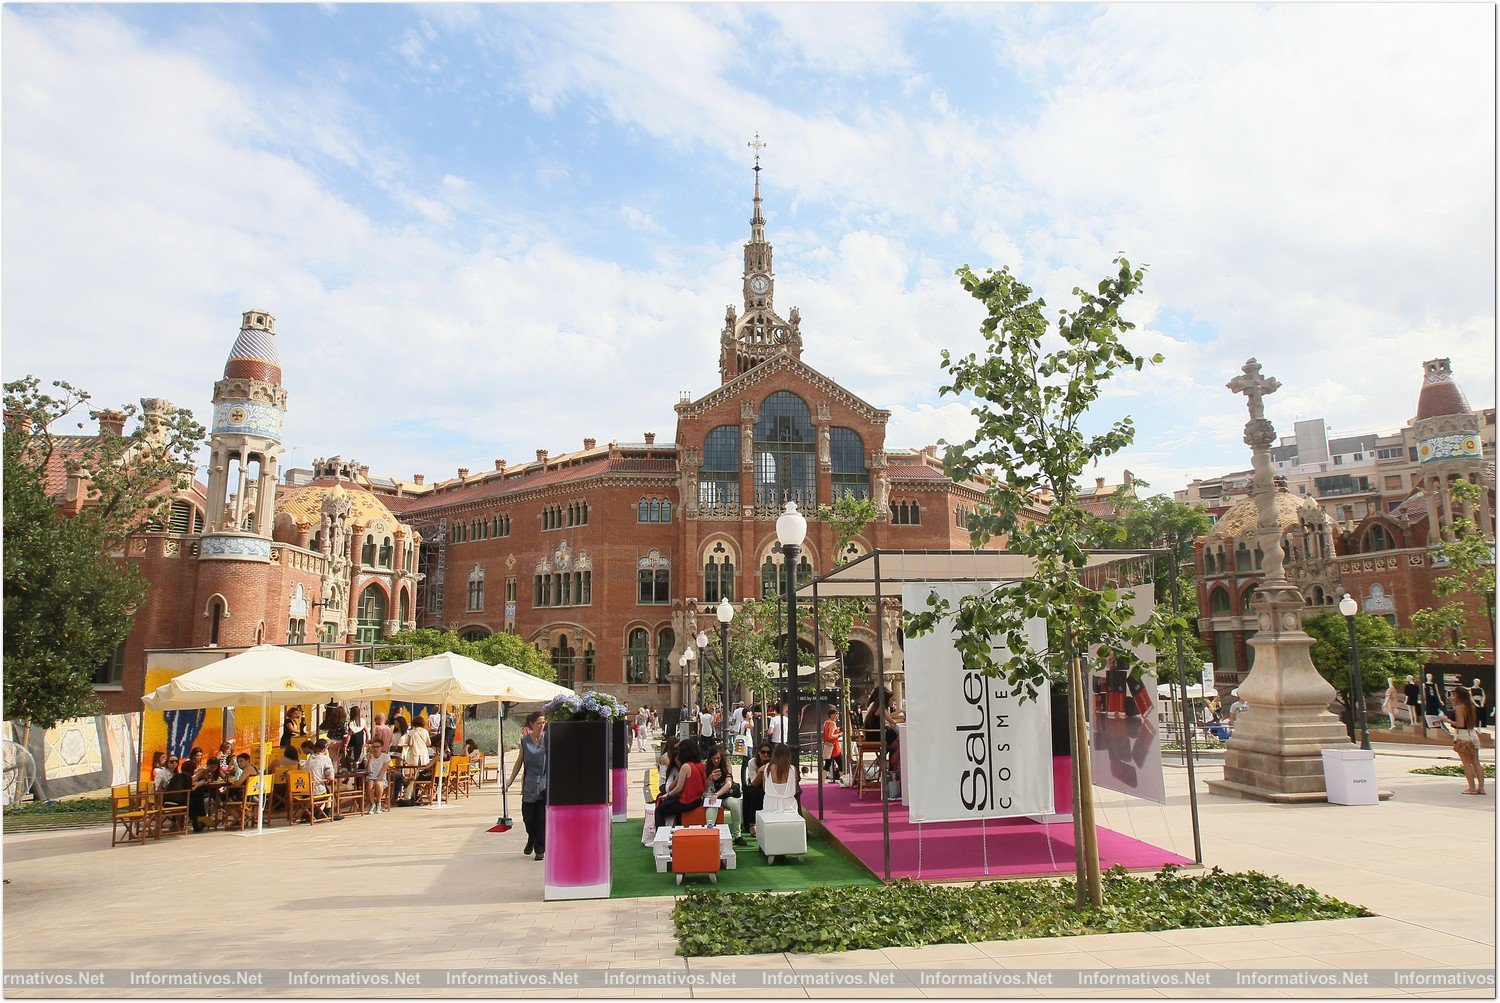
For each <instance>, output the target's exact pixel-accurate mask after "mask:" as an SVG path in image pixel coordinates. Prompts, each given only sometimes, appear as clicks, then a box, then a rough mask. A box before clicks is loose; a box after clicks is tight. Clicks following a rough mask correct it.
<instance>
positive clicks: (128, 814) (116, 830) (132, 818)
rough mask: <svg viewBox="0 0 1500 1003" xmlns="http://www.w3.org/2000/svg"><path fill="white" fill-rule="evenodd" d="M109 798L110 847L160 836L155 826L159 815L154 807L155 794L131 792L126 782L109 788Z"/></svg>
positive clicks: (141, 841)
mask: <svg viewBox="0 0 1500 1003" xmlns="http://www.w3.org/2000/svg"><path fill="white" fill-rule="evenodd" d="M109 799H110V811H109V814H110V822H111V830H110V844H109V845H110V846H111V847H115V846H119V845H120V844H121V843H144V842H145V841H146V840H147V839H155V838H160V837H159V834H158V832H157V828H156V827H157V824H158V821H159V818H160V816H159V815H158V814H157V811H156V807H155V802H156V795H155V794H150V793H145V792H142V793H138V794H132V793H131V791H130V786H129V785H128V784H121V785H119V786H118V787H112V788H110V791H109Z"/></svg>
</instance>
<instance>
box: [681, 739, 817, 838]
mask: <svg viewBox="0 0 1500 1003" xmlns="http://www.w3.org/2000/svg"><path fill="white" fill-rule="evenodd" d="M658 769H659V770H660V773H661V785H662V789H661V792H660V793H659V794H658V795H657V797H656V809H655V814H656V827H657V828H660V827H662V826H663V825H666V824H667V820H668V819H670V818H681V816H682V815H683V813H684V812H690V811H693V810H694V809H696V808H701V807H703V805H704V802H705V801H717V802H719V803H720V805H721V807H722V812H723V816H727V818H728V822H729V835H730V836H731V837H732V839H733V841H734V844H735V845H736V846H744V845H745V835H744V834H745V832H748V833H749V834H750V835H751V836H754V835H755V819H756V815H757V814H758V813H759V812H762V811H766V812H797V811H798V810H799V805H798V799H799V798H800V796H801V789H800V782H799V780H798V777H797V769H796V766H795V765H794V764H793V761H792V748H791V746H789V745H787V744H786V743H784V742H777V743H772V742H770V741H768V740H767V741H761V742H760V743H758V744H757V745H756V746H755V751H754V754H753V755H751V756H747V757H745V761H744V762H743V763H742V764H741V766H740V771H739V773H740V775H739V779H738V780H736V779H735V778H734V774H733V771H732V770H731V768H730V765H729V760H728V758H727V756H726V755H725V752H724V746H723V745H720V744H719V743H717V742H714V741H713V739H712V738H707V737H704V736H699V737H697V738H684V739H679V738H677V737H676V736H669V737H668V738H667V739H666V740H665V741H664V742H663V744H662V752H661V758H660V760H659V761H658Z"/></svg>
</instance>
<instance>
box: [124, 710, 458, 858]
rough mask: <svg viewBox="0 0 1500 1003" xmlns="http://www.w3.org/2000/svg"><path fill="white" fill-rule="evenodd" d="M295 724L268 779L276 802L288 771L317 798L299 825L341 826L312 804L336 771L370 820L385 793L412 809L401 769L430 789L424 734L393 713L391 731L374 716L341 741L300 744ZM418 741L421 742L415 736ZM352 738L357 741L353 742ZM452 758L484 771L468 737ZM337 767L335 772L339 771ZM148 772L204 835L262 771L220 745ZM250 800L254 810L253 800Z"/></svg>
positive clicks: (292, 720) (161, 761) (164, 759)
mask: <svg viewBox="0 0 1500 1003" xmlns="http://www.w3.org/2000/svg"><path fill="white" fill-rule="evenodd" d="M355 710H356V711H357V710H358V708H357V707H356V708H355ZM299 717H300V711H297V709H296V708H293V712H292V713H289V714H288V716H287V723H286V727H285V728H284V729H283V732H282V748H281V751H280V754H279V755H278V756H277V757H276V758H275V759H273V760H271V762H270V763H268V764H267V765H266V772H267V774H269V775H270V777H271V778H272V780H273V785H274V790H273V799H274V798H275V796H276V795H284V793H285V789H286V787H285V785H286V783H287V774H288V773H289V772H291V771H292V770H306V771H307V773H308V774H309V779H310V780H311V782H312V793H313V794H314V795H315V798H314V804H313V807H312V809H311V812H310V816H311V817H308V818H306V819H304V821H306V822H308V823H311V822H313V821H314V820H315V819H316V820H323V819H329V818H331V819H333V820H334V821H338V820H341V819H342V818H343V817H344V816H343V815H341V814H339V813H338V811H337V810H336V809H335V808H334V807H333V806H332V805H331V804H329V803H328V802H319V801H318V799H317V798H316V795H325V794H328V793H329V792H331V791H332V790H333V787H334V785H335V784H336V783H338V782H339V780H340V776H341V771H342V776H343V777H345V778H348V777H353V778H355V780H354V782H355V783H358V784H361V785H362V786H363V790H364V793H365V801H366V803H367V804H369V807H368V808H367V809H365V814H367V815H373V814H377V813H379V812H383V811H386V810H387V809H386V807H385V804H386V801H387V798H386V794H387V792H388V791H389V793H390V799H389V800H390V802H391V803H393V804H396V805H398V806H407V805H411V804H412V803H413V802H412V801H411V800H410V798H409V797H408V798H403V794H404V793H405V788H406V787H407V785H408V778H407V776H406V775H405V774H404V773H403V772H402V771H401V769H400V767H401V766H402V765H409V766H414V767H418V769H417V770H416V772H415V780H416V782H418V783H420V782H423V781H424V780H425V781H427V782H430V781H431V780H432V779H433V778H434V772H433V771H434V768H435V766H436V759H435V757H434V756H433V753H432V750H431V748H430V746H428V745H427V743H426V742H425V741H424V739H426V738H427V729H426V728H425V727H414V726H410V725H408V724H407V723H406V718H405V716H404V715H401V714H397V715H396V716H395V717H393V718H392V721H391V724H390V725H389V726H388V725H386V723H385V719H384V716H383V715H381V714H376V715H375V717H374V723H373V727H371V728H370V729H369V731H368V733H367V734H366V733H365V732H364V729H360V730H359V731H356V732H353V733H350V732H348V731H347V730H346V731H345V733H344V737H343V738H339V739H331V738H327V737H318V738H316V739H313V738H305V739H303V740H302V741H301V742H300V744H299V743H297V742H296V737H297V734H296V731H295V728H296V724H297V718H299ZM356 717H357V715H356ZM417 735H420V736H422V737H421V738H415V737H413V736H417ZM355 736H357V737H358V741H353V740H352V739H353V738H354V737H355ZM457 756H467V757H468V758H469V762H470V764H471V765H472V764H481V763H483V759H484V757H483V753H481V752H480V751H479V748H478V746H477V745H476V744H475V742H474V740H473V739H472V738H471V739H466V740H465V742H464V747H463V748H462V749H460V750H454V749H453V748H452V747H448V748H447V749H445V758H446V759H447V760H449V761H451V760H452V759H454V758H456V757H457ZM335 763H338V764H339V765H338V766H337V767H336V766H335ZM151 766H152V770H151V778H152V782H153V785H154V788H155V790H156V791H157V792H158V793H160V794H161V795H162V803H163V804H164V805H173V806H186V808H187V816H188V819H189V821H190V822H191V824H192V830H193V831H194V832H202V831H203V830H204V829H205V828H207V827H208V826H209V824H210V823H211V822H212V820H213V818H214V817H215V816H216V815H218V814H219V813H220V811H221V810H222V809H224V808H226V807H228V806H230V805H234V804H239V803H241V802H244V801H245V790H246V786H247V784H248V783H249V781H250V779H251V778H252V777H254V776H256V775H257V773H258V772H259V771H258V769H257V767H256V766H255V764H254V763H253V762H252V757H251V755H250V753H248V752H241V753H239V754H238V755H236V754H235V752H234V746H233V745H232V744H231V743H229V742H225V743H223V744H222V745H220V746H219V751H218V753H217V754H216V755H214V756H211V757H207V756H205V755H204V752H203V750H202V749H199V748H195V749H193V750H192V752H191V753H190V754H189V755H188V756H186V757H178V756H172V755H169V754H168V753H166V752H158V753H156V754H155V756H154V757H153V759H152V764H151ZM356 789H358V788H356ZM250 800H251V803H252V804H253V803H254V801H255V798H253V797H252V798H251V799H250Z"/></svg>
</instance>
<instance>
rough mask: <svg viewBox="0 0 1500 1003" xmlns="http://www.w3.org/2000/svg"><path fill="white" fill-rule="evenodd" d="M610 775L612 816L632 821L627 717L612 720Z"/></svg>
mask: <svg viewBox="0 0 1500 1003" xmlns="http://www.w3.org/2000/svg"><path fill="white" fill-rule="evenodd" d="M609 727H610V749H609V777H610V798H609V800H610V806H611V808H612V809H613V810H612V811H611V813H610V818H611V820H612V821H615V822H628V821H630V808H629V802H628V801H627V798H628V797H629V796H630V726H629V724H628V723H627V722H626V720H625V718H623V717H617V718H615V719H614V720H613V721H611V722H610V726H609Z"/></svg>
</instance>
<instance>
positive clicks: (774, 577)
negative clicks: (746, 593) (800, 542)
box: [760, 543, 813, 598]
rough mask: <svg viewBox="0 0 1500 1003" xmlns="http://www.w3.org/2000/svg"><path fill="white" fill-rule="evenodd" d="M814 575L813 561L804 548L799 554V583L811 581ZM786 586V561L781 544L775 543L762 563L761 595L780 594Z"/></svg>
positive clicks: (763, 596)
mask: <svg viewBox="0 0 1500 1003" xmlns="http://www.w3.org/2000/svg"><path fill="white" fill-rule="evenodd" d="M812 576H813V569H812V561H810V560H808V557H807V551H805V550H804V551H803V552H802V553H801V554H799V555H798V556H797V584H798V585H801V584H802V583H804V582H808V581H811V580H812ZM785 587H786V561H785V560H784V559H783V558H782V556H781V544H779V543H773V544H771V549H770V550H768V551H767V552H766V558H765V560H764V561H762V562H761V565H760V594H761V597H762V598H765V597H766V596H774V595H780V594H781V591H782V589H784V588H785Z"/></svg>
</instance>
